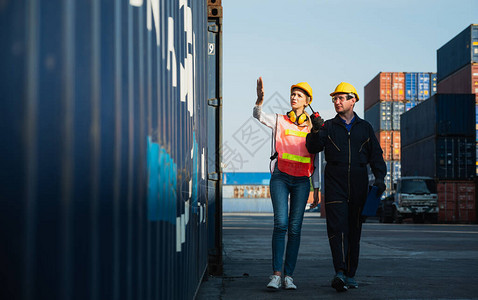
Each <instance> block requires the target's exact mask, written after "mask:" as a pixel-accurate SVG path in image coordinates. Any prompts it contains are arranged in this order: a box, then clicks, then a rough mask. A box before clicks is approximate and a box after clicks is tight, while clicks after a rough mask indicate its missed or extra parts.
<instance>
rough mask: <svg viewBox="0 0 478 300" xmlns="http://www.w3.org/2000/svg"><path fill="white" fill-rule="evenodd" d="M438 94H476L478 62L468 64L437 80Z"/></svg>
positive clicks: (477, 92)
mask: <svg viewBox="0 0 478 300" xmlns="http://www.w3.org/2000/svg"><path fill="white" fill-rule="evenodd" d="M438 93H439V94H478V64H468V65H466V66H464V67H463V68H461V69H460V70H458V71H456V72H455V73H453V74H451V75H450V76H448V77H446V78H445V79H443V80H441V81H440V82H438Z"/></svg>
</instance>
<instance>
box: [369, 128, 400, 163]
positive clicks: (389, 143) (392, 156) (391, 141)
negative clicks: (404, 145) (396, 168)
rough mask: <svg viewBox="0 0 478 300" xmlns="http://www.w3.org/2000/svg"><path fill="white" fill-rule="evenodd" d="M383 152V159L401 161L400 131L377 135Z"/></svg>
mask: <svg viewBox="0 0 478 300" xmlns="http://www.w3.org/2000/svg"><path fill="white" fill-rule="evenodd" d="M375 136H376V137H377V140H378V142H379V143H380V147H382V151H383V159H384V160H386V161H389V160H400V131H398V130H383V131H379V132H376V133H375Z"/></svg>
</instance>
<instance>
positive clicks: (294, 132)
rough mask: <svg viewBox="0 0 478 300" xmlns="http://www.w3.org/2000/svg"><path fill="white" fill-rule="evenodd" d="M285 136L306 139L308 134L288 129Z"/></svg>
mask: <svg viewBox="0 0 478 300" xmlns="http://www.w3.org/2000/svg"><path fill="white" fill-rule="evenodd" d="M285 135H294V136H298V137H306V136H307V132H303V131H297V130H292V129H286V130H285Z"/></svg>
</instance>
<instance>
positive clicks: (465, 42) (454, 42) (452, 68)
mask: <svg viewBox="0 0 478 300" xmlns="http://www.w3.org/2000/svg"><path fill="white" fill-rule="evenodd" d="M470 63H478V24H471V25H470V26H468V27H466V28H465V29H464V30H463V31H462V32H460V33H459V34H458V35H456V36H455V37H454V38H452V39H451V40H450V41H448V42H447V43H446V44H445V45H443V46H442V47H440V49H438V50H437V75H438V82H440V81H442V80H444V79H445V78H446V77H448V76H450V75H451V74H453V73H454V72H456V71H457V70H459V69H461V68H463V67H464V66H465V65H467V64H470Z"/></svg>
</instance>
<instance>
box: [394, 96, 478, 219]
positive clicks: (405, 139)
mask: <svg viewBox="0 0 478 300" xmlns="http://www.w3.org/2000/svg"><path fill="white" fill-rule="evenodd" d="M474 105H475V96H474V95H469V94H468V95H465V94H461V95H459V94H436V95H435V96H433V97H432V98H430V99H428V100H427V101H424V102H423V103H421V104H420V105H418V106H416V107H415V108H413V109H411V110H410V111H408V112H405V113H404V114H403V115H402V117H401V124H400V125H401V127H400V128H401V133H402V151H401V152H402V175H403V176H429V177H433V178H436V179H437V180H438V181H439V184H442V183H443V184H444V183H446V182H448V181H456V180H460V181H466V180H469V181H468V183H470V182H471V183H472V181H470V180H472V179H473V177H474V176H475V168H474V166H475V141H474V139H473V138H474V126H473V125H474V121H475V119H474V118H475V114H474V112H473V107H474ZM443 199H447V201H448V202H450V201H451V200H450V197H448V196H447V197H445V198H444V196H443V195H441V196H440V195H439V201H442V200H443ZM455 202H456V201H455ZM457 205H458V204H457ZM439 206H441V207H442V208H441V209H442V210H449V207H448V204H444V203H443V202H440V203H439ZM468 206H469V204H467V207H468ZM450 214H452V215H453V216H458V213H457V212H455V210H454V211H453V213H450V212H446V211H445V212H444V211H440V214H439V220H441V221H451V219H450V216H449V215H450ZM456 220H460V221H466V222H469V221H470V220H468V219H466V220H464V219H463V218H462V219H456ZM453 221H455V219H453Z"/></svg>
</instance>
